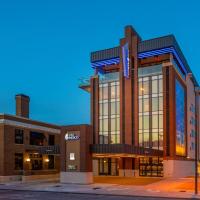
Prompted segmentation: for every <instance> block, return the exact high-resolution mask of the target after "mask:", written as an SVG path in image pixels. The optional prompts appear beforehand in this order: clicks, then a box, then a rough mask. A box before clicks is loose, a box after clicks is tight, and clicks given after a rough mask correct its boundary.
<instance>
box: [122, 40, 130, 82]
mask: <svg viewBox="0 0 200 200" xmlns="http://www.w3.org/2000/svg"><path fill="white" fill-rule="evenodd" d="M122 58H123V69H124V76H125V77H126V78H129V70H130V64H129V48H128V43H126V44H125V45H124V46H122Z"/></svg>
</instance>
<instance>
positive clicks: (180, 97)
mask: <svg viewBox="0 0 200 200" xmlns="http://www.w3.org/2000/svg"><path fill="white" fill-rule="evenodd" d="M175 87H176V155H179V156H185V154H186V136H185V131H186V130H185V90H184V88H183V86H182V85H181V83H180V82H179V81H178V80H177V79H176V86H175Z"/></svg>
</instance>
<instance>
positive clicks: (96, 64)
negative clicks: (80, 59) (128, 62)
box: [91, 47, 187, 74]
mask: <svg viewBox="0 0 200 200" xmlns="http://www.w3.org/2000/svg"><path fill="white" fill-rule="evenodd" d="M167 53H172V54H173V55H174V57H175V58H176V60H177V61H178V63H179V64H180V66H181V69H182V70H183V71H184V73H185V74H187V70H186V68H185V66H184V64H183V62H182V60H181V59H180V57H179V55H178V54H177V52H176V50H175V49H174V47H166V48H163V49H156V50H152V51H147V52H142V53H139V54H138V58H139V59H142V58H148V57H152V56H157V55H162V54H167ZM119 62H120V58H119V57H117V58H111V59H107V60H101V61H97V62H93V63H91V64H92V67H93V68H98V69H100V68H102V67H104V66H106V65H114V64H118V63H119Z"/></svg>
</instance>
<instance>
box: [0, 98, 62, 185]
mask: <svg viewBox="0 0 200 200" xmlns="http://www.w3.org/2000/svg"><path fill="white" fill-rule="evenodd" d="M29 101H30V99H29V97H28V96H26V95H22V94H20V95H16V115H7V114H0V182H1V181H10V180H28V179H30V177H31V176H30V175H36V176H34V177H35V178H38V179H39V178H41V177H42V176H41V175H50V174H58V173H59V172H60V150H59V144H60V133H61V127H60V126H57V125H52V124H47V123H44V122H39V121H35V120H31V119H29Z"/></svg>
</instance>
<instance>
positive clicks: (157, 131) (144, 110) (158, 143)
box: [138, 65, 163, 150]
mask: <svg viewBox="0 0 200 200" xmlns="http://www.w3.org/2000/svg"><path fill="white" fill-rule="evenodd" d="M138 76H139V78H138V86H139V87H138V89H139V91H138V93H139V97H138V98H139V99H138V100H139V105H138V106H139V146H142V147H146V148H154V149H160V150H162V149H163V84H162V81H163V77H162V67H161V66H160V65H156V66H151V67H143V68H139V71H138Z"/></svg>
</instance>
